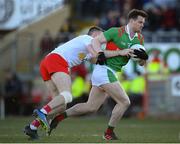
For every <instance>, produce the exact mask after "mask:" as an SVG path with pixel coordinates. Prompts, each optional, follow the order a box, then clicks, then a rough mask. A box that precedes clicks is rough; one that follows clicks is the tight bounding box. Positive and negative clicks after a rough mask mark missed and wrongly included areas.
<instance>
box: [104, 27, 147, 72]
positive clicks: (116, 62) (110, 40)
mask: <svg viewBox="0 0 180 144" xmlns="http://www.w3.org/2000/svg"><path fill="white" fill-rule="evenodd" d="M104 36H105V38H106V40H107V45H106V50H122V49H127V48H130V47H131V46H132V45H134V44H141V45H144V38H143V36H142V34H140V33H136V34H135V35H134V37H133V38H132V39H131V38H130V34H129V30H128V25H127V26H122V27H119V28H116V27H113V28H110V29H109V30H107V31H105V32H104ZM128 61H129V58H128V57H126V56H117V57H112V58H108V59H107V66H108V67H110V68H112V69H113V70H115V71H121V68H122V67H123V66H125V65H126V64H127V63H128Z"/></svg>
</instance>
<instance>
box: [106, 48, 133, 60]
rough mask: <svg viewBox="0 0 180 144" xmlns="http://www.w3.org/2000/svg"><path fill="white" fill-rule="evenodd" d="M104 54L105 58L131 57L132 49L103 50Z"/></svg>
mask: <svg viewBox="0 0 180 144" xmlns="http://www.w3.org/2000/svg"><path fill="white" fill-rule="evenodd" d="M104 54H105V56H106V58H110V57H116V56H131V55H133V50H132V49H123V50H118V51H112V50H105V51H104Z"/></svg>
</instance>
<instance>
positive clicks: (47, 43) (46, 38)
mask: <svg viewBox="0 0 180 144" xmlns="http://www.w3.org/2000/svg"><path fill="white" fill-rule="evenodd" d="M53 49H54V41H53V38H52V36H51V34H50V31H49V30H46V31H45V32H44V35H43V36H42V38H41V40H40V52H39V55H40V58H42V57H43V56H45V55H46V54H48V53H49V52H51V51H52V50H53Z"/></svg>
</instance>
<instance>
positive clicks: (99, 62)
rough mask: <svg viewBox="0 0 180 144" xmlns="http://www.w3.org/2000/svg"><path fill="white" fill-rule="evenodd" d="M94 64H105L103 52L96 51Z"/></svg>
mask: <svg viewBox="0 0 180 144" xmlns="http://www.w3.org/2000/svg"><path fill="white" fill-rule="evenodd" d="M96 64H99V65H104V64H106V56H105V54H104V52H99V53H98V57H97V61H96Z"/></svg>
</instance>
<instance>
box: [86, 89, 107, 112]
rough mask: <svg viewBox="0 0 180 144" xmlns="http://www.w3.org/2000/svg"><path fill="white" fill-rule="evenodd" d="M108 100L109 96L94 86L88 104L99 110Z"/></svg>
mask: <svg viewBox="0 0 180 144" xmlns="http://www.w3.org/2000/svg"><path fill="white" fill-rule="evenodd" d="M106 98H107V94H106V93H105V91H104V90H102V89H101V88H99V87H96V86H92V88H91V91H90V93H89V98H88V101H87V104H88V105H89V106H91V107H93V108H95V109H98V108H99V107H100V106H101V105H102V104H103V103H104V101H105V99H106Z"/></svg>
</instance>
